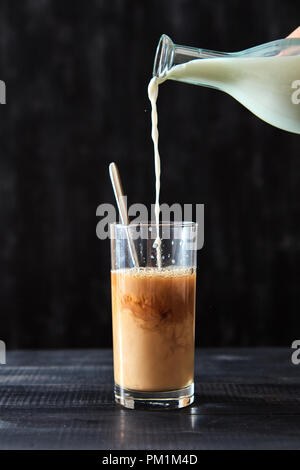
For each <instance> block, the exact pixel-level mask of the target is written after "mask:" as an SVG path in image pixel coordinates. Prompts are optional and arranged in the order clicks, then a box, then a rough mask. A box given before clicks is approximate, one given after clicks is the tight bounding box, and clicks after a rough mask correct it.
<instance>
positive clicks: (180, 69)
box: [148, 55, 300, 267]
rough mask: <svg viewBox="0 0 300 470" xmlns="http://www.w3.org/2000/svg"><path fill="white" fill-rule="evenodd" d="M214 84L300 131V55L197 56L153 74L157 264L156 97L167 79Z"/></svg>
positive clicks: (271, 119)
mask: <svg viewBox="0 0 300 470" xmlns="http://www.w3.org/2000/svg"><path fill="white" fill-rule="evenodd" d="M168 79H170V80H177V81H183V82H188V83H192V84H194V85H203V86H211V87H214V88H219V89H221V90H222V91H225V92H226V93H228V94H229V95H231V96H233V97H234V98H235V99H237V100H238V101H239V102H240V103H242V104H243V105H244V106H245V107H246V108H248V109H249V110H250V111H252V113H253V114H255V115H256V116H258V117H259V118H261V119H262V120H263V121H266V122H268V123H269V124H272V125H273V126H275V127H279V128H280V129H283V130H286V131H290V132H295V133H297V134H300V56H299V55H298V56H297V55H296V56H284V55H279V56H276V57H226V58H223V57H221V58H214V59H197V60H192V61H190V62H186V63H185V64H180V65H175V66H174V67H172V68H171V69H170V71H169V72H168V73H167V75H166V76H165V77H164V78H157V77H153V78H152V79H151V81H150V83H149V86H148V96H149V99H150V101H151V106H152V112H151V118H152V140H153V145H154V162H155V180H156V181H155V189H156V198H155V222H156V226H157V234H158V235H157V238H156V240H155V246H156V250H157V265H158V267H161V252H160V246H161V240H160V238H159V231H158V227H159V225H158V224H159V213H160V208H159V192H160V156H159V151H158V128H157V122H158V118H157V106H156V101H157V96H158V86H159V84H160V83H162V82H164V81H165V80H168Z"/></svg>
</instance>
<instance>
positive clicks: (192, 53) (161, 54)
mask: <svg viewBox="0 0 300 470" xmlns="http://www.w3.org/2000/svg"><path fill="white" fill-rule="evenodd" d="M228 55H230V54H228V53H224V52H215V51H210V50H207V49H198V48H196V47H188V46H180V45H178V44H174V43H173V41H172V40H171V39H170V38H169V37H168V36H167V35H166V34H163V35H162V36H161V38H160V40H159V43H158V46H157V49H156V54H155V59H154V66H153V76H154V77H158V78H163V77H165V75H166V74H167V73H168V72H169V70H170V69H171V68H172V67H174V66H175V65H178V64H184V63H186V62H189V61H191V60H195V59H212V58H217V57H225V56H228Z"/></svg>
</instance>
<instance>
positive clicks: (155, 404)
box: [114, 383, 194, 410]
mask: <svg viewBox="0 0 300 470" xmlns="http://www.w3.org/2000/svg"><path fill="white" fill-rule="evenodd" d="M114 392H115V401H116V403H118V404H119V405H122V406H125V408H130V409H132V410H135V409H143V410H145V409H156V410H157V409H178V408H184V407H185V406H188V405H191V404H192V403H193V401H194V383H191V384H190V385H189V386H188V387H185V388H181V389H179V390H170V391H168V392H141V391H136V390H128V389H126V388H123V387H120V385H118V384H115V387H114Z"/></svg>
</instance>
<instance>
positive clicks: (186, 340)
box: [111, 267, 196, 391]
mask: <svg viewBox="0 0 300 470" xmlns="http://www.w3.org/2000/svg"><path fill="white" fill-rule="evenodd" d="M111 283H112V314H113V341H114V347H113V351H114V374H115V382H116V383H117V384H118V385H120V386H121V387H123V388H126V389H131V390H140V391H167V390H176V389H180V388H184V387H187V386H188V385H190V384H191V383H192V382H193V378H194V331H195V287H196V272H195V270H194V269H192V268H179V267H175V268H172V267H170V268H161V269H159V268H137V269H136V268H131V269H124V270H116V271H112V273H111Z"/></svg>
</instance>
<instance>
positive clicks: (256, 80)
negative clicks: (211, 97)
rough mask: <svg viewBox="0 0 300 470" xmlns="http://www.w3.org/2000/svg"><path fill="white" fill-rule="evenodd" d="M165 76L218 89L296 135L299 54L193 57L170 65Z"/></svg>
mask: <svg viewBox="0 0 300 470" xmlns="http://www.w3.org/2000/svg"><path fill="white" fill-rule="evenodd" d="M166 79H171V80H178V81H185V82H189V83H192V84H195V85H208V86H212V87H215V88H219V89H221V90H222V91H225V92H226V93H228V94H229V95H231V96H233V97H234V98H235V99H237V100H238V101H239V102H240V103H242V104H243V105H244V106H245V107H246V108H248V109H249V110H250V111H252V113H253V114H255V115H256V116H258V117H259V118H260V119H262V120H263V121H266V122H268V123H269V124H272V125H273V126H275V127H279V128H280V129H283V130H286V131H290V132H295V133H297V134H300V56H299V55H296V56H284V55H282V56H280V55H279V56H275V57H256V58H255V57H226V58H223V57H222V58H219V59H197V60H192V61H190V62H186V63H185V64H180V65H176V66H175V67H172V68H171V70H170V71H169V72H168V74H167V76H166ZM297 81H298V83H297ZM293 85H294V87H293ZM293 100H294V102H293Z"/></svg>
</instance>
